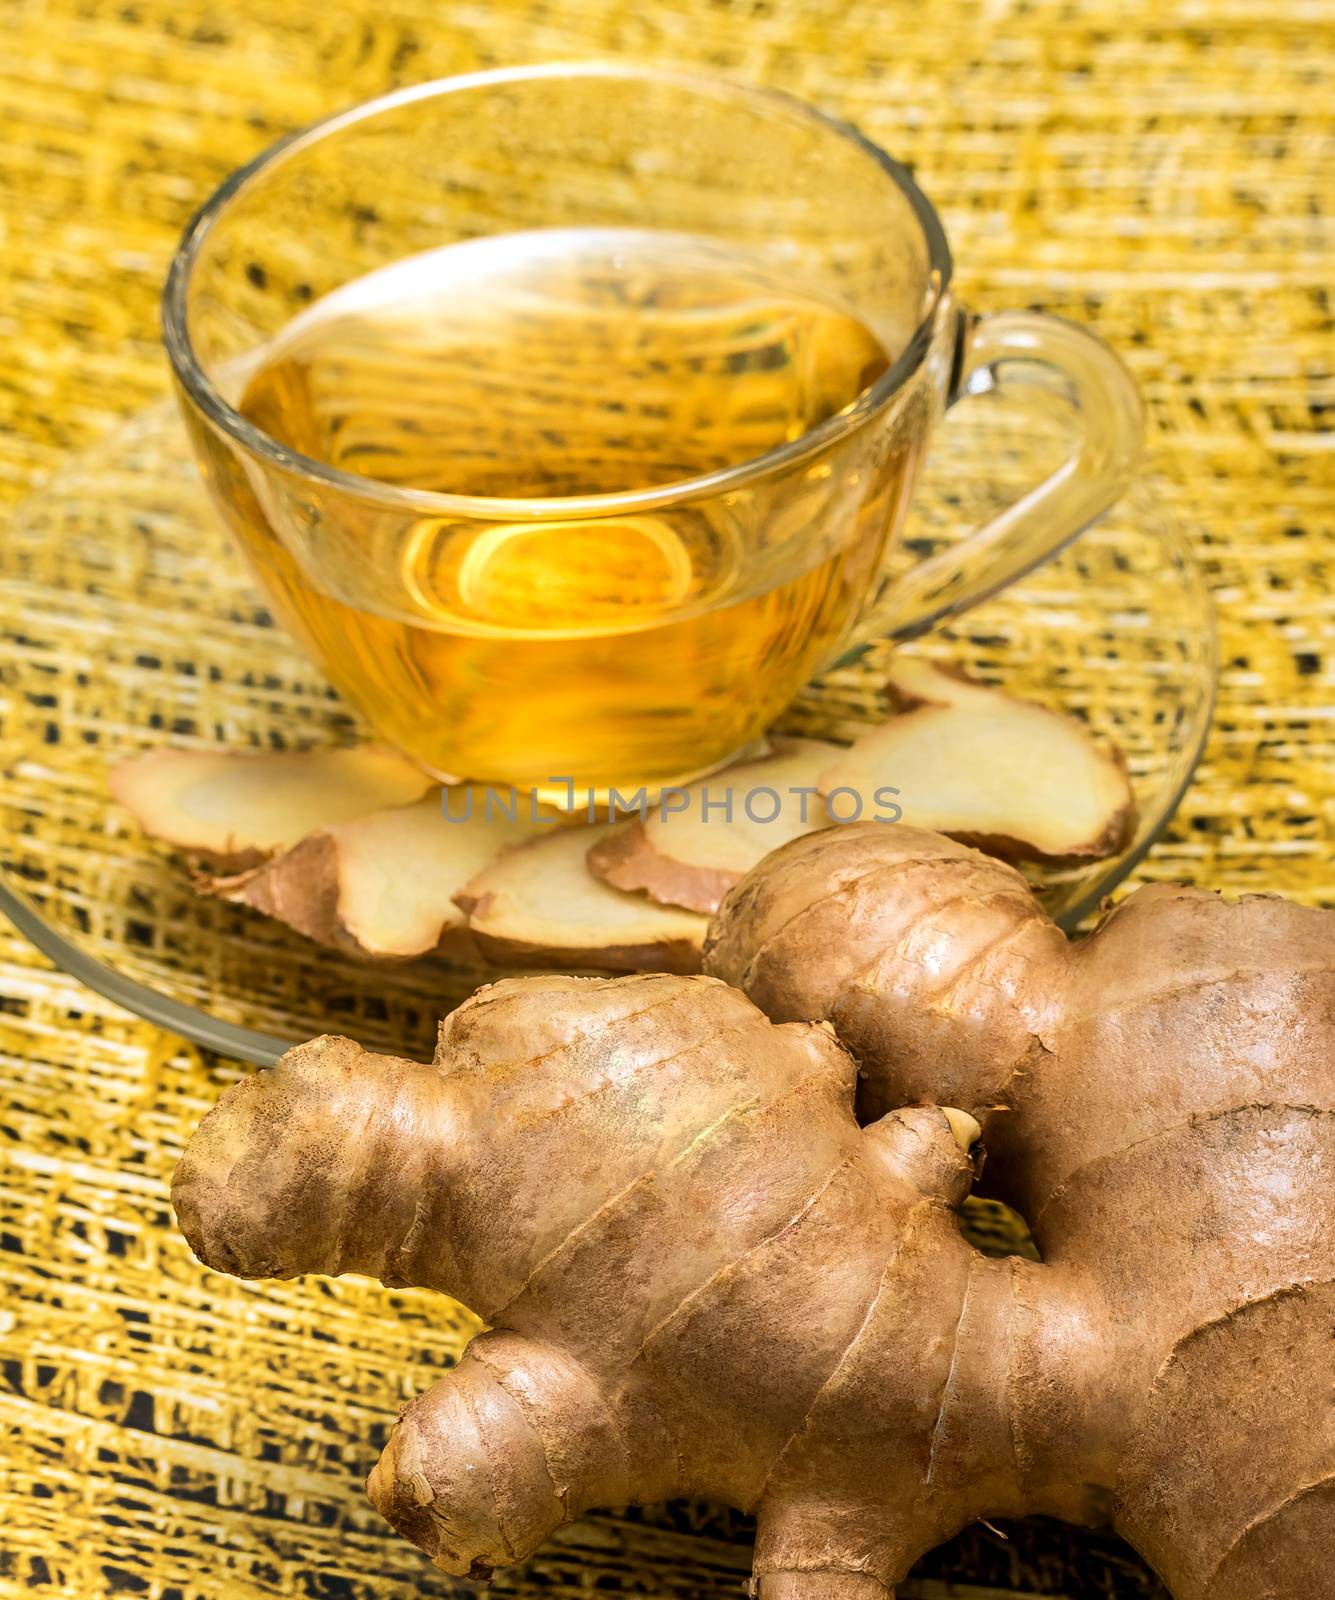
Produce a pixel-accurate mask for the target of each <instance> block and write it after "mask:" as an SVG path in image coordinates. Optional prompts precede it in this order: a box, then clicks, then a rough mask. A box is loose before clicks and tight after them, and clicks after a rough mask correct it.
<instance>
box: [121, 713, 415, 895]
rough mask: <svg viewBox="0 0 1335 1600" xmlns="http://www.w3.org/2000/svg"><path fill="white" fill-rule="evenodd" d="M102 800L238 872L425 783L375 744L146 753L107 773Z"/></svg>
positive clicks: (404, 800)
mask: <svg viewBox="0 0 1335 1600" xmlns="http://www.w3.org/2000/svg"><path fill="white" fill-rule="evenodd" d="M107 784H108V787H109V789H110V790H111V795H112V798H113V799H114V800H116V801H117V802H118V803H119V804H120V805H122V806H124V808H125V809H126V810H127V811H128V812H129V813H130V815H131V816H132V817H133V818H134V819H135V821H136V822H137V823H138V824H139V826H140V827H141V828H142V829H143V830H144V832H145V833H147V834H149V835H150V836H151V837H152V838H154V839H162V840H164V841H165V842H166V843H168V844H172V845H176V846H177V847H178V848H179V849H182V850H187V851H189V852H191V853H192V854H194V855H199V856H203V857H204V858H205V859H207V860H208V861H209V862H210V863H211V864H212V865H213V866H214V867H216V868H218V869H220V870H224V871H233V872H239V871H241V870H242V869H243V868H246V867H251V866H255V865H256V864H257V863H259V862H261V861H263V860H264V859H265V858H266V857H268V856H271V855H273V854H274V853H275V852H276V851H279V850H285V849H288V848H289V847H290V846H292V845H295V844H297V843H298V842H299V841H300V840H302V839H304V838H305V837H306V836H307V834H310V833H313V832H314V831H315V830H316V829H317V828H324V827H328V826H330V825H331V824H334V823H340V822H346V821H348V820H350V819H351V818H353V817H363V816H366V815H367V814H368V813H369V812H372V811H379V810H381V809H383V808H384V807H386V806H402V805H409V804H411V802H413V801H414V800H417V799H419V798H420V797H421V796H422V795H423V794H425V792H426V791H427V789H429V788H431V787H432V781H431V779H430V778H428V777H427V776H426V774H425V773H423V772H421V771H419V769H418V768H417V767H415V766H413V765H412V763H411V762H409V761H406V760H405V759H404V758H403V757H402V756H400V755H397V754H395V752H394V751H392V750H390V749H387V748H385V747H383V746H379V745H362V746H358V747H357V748H355V749H351V750H301V751H285V752H281V753H272V754H270V753H263V754H254V755H252V754H247V753H242V752H237V751H221V750H217V751H215V750H150V751H148V752H147V753H146V754H144V755H141V756H136V757H134V758H133V759H132V760H130V761H126V762H124V763H122V764H121V765H120V766H117V767H114V768H113V769H112V771H111V773H110V774H109V776H108V779H107Z"/></svg>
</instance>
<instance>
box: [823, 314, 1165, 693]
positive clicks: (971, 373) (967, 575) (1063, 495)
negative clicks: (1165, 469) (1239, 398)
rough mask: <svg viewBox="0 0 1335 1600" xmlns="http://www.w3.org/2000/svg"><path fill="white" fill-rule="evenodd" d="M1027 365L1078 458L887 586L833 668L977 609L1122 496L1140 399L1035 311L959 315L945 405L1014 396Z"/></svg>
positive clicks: (1072, 335) (1112, 359) (1093, 345)
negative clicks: (1045, 370) (1074, 420)
mask: <svg viewBox="0 0 1335 1600" xmlns="http://www.w3.org/2000/svg"><path fill="white" fill-rule="evenodd" d="M1036 364H1037V365H1039V366H1043V367H1049V368H1053V369H1055V370H1056V371H1057V372H1058V373H1060V374H1061V375H1062V377H1063V378H1064V379H1065V383H1066V387H1067V389H1068V392H1069V395H1070V398H1071V401H1072V404H1073V408H1074V410H1075V412H1076V414H1077V415H1078V417H1079V419H1080V421H1081V423H1082V425H1083V429H1084V437H1083V439H1082V441H1081V443H1080V446H1079V448H1078V449H1076V450H1075V451H1074V452H1073V453H1072V454H1071V455H1070V456H1069V457H1068V458H1067V459H1066V460H1065V461H1064V462H1063V463H1062V465H1061V466H1060V467H1058V468H1057V470H1056V471H1055V472H1054V473H1052V475H1051V476H1050V477H1048V478H1046V479H1045V480H1044V481H1043V482H1042V483H1040V484H1038V485H1037V486H1036V487H1034V488H1033V489H1031V490H1029V492H1028V493H1027V494H1025V495H1023V496H1022V497H1021V498H1020V499H1019V500H1017V501H1016V502H1015V503H1014V504H1013V505H1010V506H1007V508H1006V509H1005V510H1004V511H1001V512H999V513H998V514H997V515H996V516H995V517H993V518H992V519H991V520H990V521H988V522H985V523H984V524H983V525H982V526H981V527H980V528H977V529H975V530H974V532H973V533H972V534H970V535H969V537H968V538H967V539H965V540H964V541H963V542H962V543H960V544H958V545H954V546H952V547H951V548H950V549H949V550H942V551H940V552H938V553H937V554H936V555H932V556H928V557H926V558H925V559H924V560H922V561H920V562H919V563H918V564H917V566H915V567H913V568H911V569H910V570H909V571H908V572H907V573H905V574H903V575H902V576H899V577H896V579H895V580H894V582H893V583H891V584H889V585H888V586H887V589H886V591H885V593H884V594H883V595H881V596H880V597H878V598H877V599H876V600H874V601H873V602H872V604H871V606H870V607H869V609H868V611H867V612H866V613H865V614H864V616H862V617H861V618H860V619H859V621H858V624H857V628H856V630H855V638H856V639H857V640H858V641H860V642H857V643H856V644H855V647H854V648H853V649H852V650H849V651H846V653H845V654H844V655H843V657H842V658H841V659H842V661H843V662H847V661H849V660H851V659H854V658H855V657H856V656H857V655H860V654H861V653H862V651H863V650H865V649H866V648H867V646H868V645H869V644H871V643H872V642H874V641H875V640H881V639H911V638H914V637H916V636H917V635H918V634H920V633H923V632H925V631H926V630H927V629H928V628H930V627H932V626H933V624H935V623H937V622H940V621H941V620H942V619H943V618H945V617H949V616H954V615H955V614H956V613H958V612H961V611H964V610H967V609H968V607H970V606H972V605H976V604H977V603H978V602H979V601H980V600H986V599H987V598H988V596H989V595H993V594H995V593H996V592H997V591H998V590H999V589H1003V588H1005V586H1006V585H1007V584H1009V583H1013V582H1014V581H1015V579H1016V578H1019V577H1022V576H1023V575H1024V574H1025V573H1026V572H1028V571H1029V570H1030V569H1031V568H1033V567H1035V566H1037V565H1038V564H1039V563H1040V562H1041V561H1044V560H1046V559H1047V557H1049V556H1051V555H1053V554H1055V553H1056V552H1057V551H1058V550H1060V549H1061V548H1062V546H1063V545H1065V544H1067V543H1069V542H1070V540H1072V539H1074V538H1075V537H1076V535H1077V534H1079V533H1082V532H1083V531H1084V529H1086V528H1087V527H1089V526H1090V524H1091V523H1092V522H1094V521H1095V520H1096V519H1097V518H1099V517H1101V516H1102V515H1103V513H1104V512H1105V511H1107V510H1108V508H1109V507H1110V506H1112V505H1114V504H1115V503H1116V501H1117V500H1118V498H1119V497H1120V496H1121V494H1122V492H1123V491H1124V490H1125V489H1126V487H1127V485H1128V484H1129V482H1130V481H1131V478H1132V475H1133V474H1134V472H1135V469H1136V464H1137V462H1138V461H1139V458H1140V450H1141V442H1142V438H1143V434H1144V415H1143V412H1142V410H1141V404H1140V396H1139V394H1138V392H1137V390H1136V386H1135V383H1134V382H1133V381H1132V378H1131V374H1130V373H1129V372H1128V371H1127V370H1126V368H1125V367H1124V366H1123V365H1122V362H1121V360H1120V359H1119V358H1118V357H1117V356H1116V355H1115V354H1114V353H1113V351H1112V350H1111V349H1110V348H1109V347H1108V346H1107V345H1106V344H1104V342H1103V341H1102V340H1101V339H1098V338H1096V337H1095V336H1094V335H1093V334H1092V333H1088V332H1087V331H1086V330H1085V329H1084V328H1081V327H1078V326H1077V325H1076V324H1075V323H1073V322H1067V321H1066V320H1065V319H1064V318H1062V317H1054V316H1049V315H1047V314H1046V313H1044V312H1038V311H998V312H993V313H992V314H990V315H988V316H981V317H978V316H973V315H971V314H970V313H968V312H961V314H960V331H959V347H958V351H957V355H956V365H957V374H958V375H957V378H956V381H955V382H954V384H953V385H952V387H951V392H950V396H949V399H948V402H947V403H948V404H953V403H954V401H955V400H957V399H959V398H960V397H961V396H963V395H976V394H984V393H988V392H990V391H992V390H994V389H1000V388H1002V387H1004V386H1008V385H1009V386H1016V387H1018V386H1020V385H1023V384H1024V383H1025V382H1026V381H1027V380H1026V378H1025V372H1026V370H1028V371H1029V372H1030V373H1031V374H1032V373H1033V369H1034V366H1035V365H1036ZM1028 381H1032V378H1031V379H1030V380H1028ZM1047 388H1048V391H1049V393H1050V392H1051V382H1050V379H1049V381H1048V384H1047Z"/></svg>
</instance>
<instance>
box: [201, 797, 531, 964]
mask: <svg viewBox="0 0 1335 1600" xmlns="http://www.w3.org/2000/svg"><path fill="white" fill-rule="evenodd" d="M455 819H458V820H455ZM550 826H551V822H550V821H548V822H547V823H545V824H544V823H540V822H535V821H533V820H531V819H529V818H526V817H524V815H523V813H522V809H520V810H519V811H518V814H517V816H516V818H515V819H514V820H511V819H510V818H509V817H508V816H504V815H497V814H490V815H489V814H488V812H487V810H486V806H485V791H482V790H478V789H473V790H471V791H470V790H469V789H468V788H459V789H451V790H450V791H449V814H448V816H447V815H444V814H443V813H442V804H441V791H440V790H439V789H434V790H432V792H431V793H430V794H428V795H426V796H425V797H424V798H423V799H421V800H419V801H418V802H417V803H416V804H415V805H411V806H403V807H396V808H394V809H391V810H383V811H375V812H372V813H371V815H370V816H366V817H358V818H355V819H354V820H353V821H351V822H343V823H338V824H336V825H335V826H334V827H332V828H322V829H320V830H319V831H318V832H317V833H313V834H311V835H310V836H309V837H308V838H305V839H303V840H301V842H300V843H299V844H297V845H296V846H294V847H293V848H292V849H291V850H286V851H284V852H283V853H282V854H281V855H278V856H275V857H273V858H272V859H271V860H269V861H266V862H264V863H262V864H261V865H260V866H258V867H255V868H252V869H251V870H250V871H249V872H245V873H242V874H240V876H237V877H232V878H220V879H214V880H213V881H212V883H210V884H209V888H210V889H211V890H212V892H213V893H215V894H218V895H220V896H221V897H222V898H223V899H226V900H232V901H236V902H239V903H240V904H243V905H248V906H251V907H252V908H253V909H255V910H256V911H262V912H263V913H264V914H265V915H266V916H270V917H276V918H277V919H278V920H279V921H280V922H285V923H286V924H287V925H288V926H289V927H290V928H295V929H296V930H297V932H298V933H303V934H305V935H306V937H307V938H309V939H315V940H317V941H318V942H319V943H320V944H327V945H331V946H333V947H334V948H335V949H341V950H347V951H349V952H351V953H352V954H354V955H360V956H378V957H398V958H407V957H410V956H420V955H426V954H428V953H431V952H433V951H440V950H445V949H448V948H449V947H450V946H451V945H452V944H457V945H461V946H462V945H463V944H465V943H466V942H468V936H467V934H466V927H467V922H468V919H467V917H466V915H465V914H464V912H463V911H461V910H460V908H459V907H458V906H457V905H456V904H455V902H454V897H455V895H457V894H458V893H459V891H460V890H461V889H462V888H463V887H464V885H465V884H467V882H468V881H469V879H470V878H472V877H473V876H474V874H475V873H477V872H478V871H479V870H480V869H481V868H482V867H483V866H485V865H486V863H487V862H488V861H490V860H491V859H492V858H493V857H494V856H495V855H497V854H498V853H499V852H500V851H501V850H504V849H506V848H507V847H509V846H511V845H515V844H519V843H521V842H522V841H523V840H524V839H527V838H529V837H531V836H532V835H533V834H534V833H536V832H538V831H539V830H540V829H547V828H550Z"/></svg>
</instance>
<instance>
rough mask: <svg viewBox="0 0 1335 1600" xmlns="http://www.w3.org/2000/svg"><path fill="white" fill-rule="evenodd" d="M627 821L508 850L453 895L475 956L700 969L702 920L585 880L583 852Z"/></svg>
mask: <svg viewBox="0 0 1335 1600" xmlns="http://www.w3.org/2000/svg"><path fill="white" fill-rule="evenodd" d="M628 826H633V824H627V823H605V824H603V825H602V826H600V827H594V828H585V827H569V828H562V829H560V830H559V831H552V832H551V833H550V834H549V836H548V837H547V838H543V839H533V840H531V841H530V842H529V843H527V844H521V845H518V846H517V847H516V848H514V849H512V850H506V851H505V852H504V853H503V854H501V855H500V856H498V857H497V858H496V859H495V860H494V861H492V862H491V863H490V865H488V866H486V867H484V868H483V869H482V871H481V872H479V873H478V875H477V876H476V877H475V878H474V879H473V880H472V882H471V883H469V884H468V885H467V887H466V888H465V889H464V890H463V891H462V893H460V894H459V895H458V896H456V899H457V901H458V903H459V905H460V906H461V907H463V909H464V910H465V911H467V913H468V925H469V929H470V930H471V932H472V933H473V934H474V935H475V937H476V938H477V941H478V946H479V948H480V949H481V950H482V952H483V954H484V955H485V956H487V957H488V959H490V960H496V961H501V962H507V963H510V962H516V961H523V960H526V959H529V958H533V959H540V960H542V961H543V962H545V963H548V964H550V965H555V966H567V967H569V966H575V967H600V968H604V969H608V970H613V971H632V972H633V971H650V972H698V971H699V969H700V949H701V946H702V945H703V943H704V936H705V929H706V928H707V927H708V926H709V919H708V918H707V917H705V916H702V915H700V914H699V913H697V912H694V911H684V910H680V909H678V908H676V907H672V906H663V905H657V904H655V902H654V901H652V900H649V899H646V898H645V897H644V896H642V895H637V894H627V893H623V892H622V891H621V890H620V889H614V888H612V887H611V886H610V885H608V884H606V883H603V882H601V881H600V880H599V879H597V878H595V877H593V876H592V875H591V874H590V872H589V870H588V867H587V866H586V865H585V856H586V854H587V853H588V851H589V850H590V848H591V847H597V846H598V845H600V844H602V843H603V842H604V841H605V840H606V839H607V838H608V837H609V835H611V834H612V833H614V832H615V831H617V830H618V829H621V828H625V827H628Z"/></svg>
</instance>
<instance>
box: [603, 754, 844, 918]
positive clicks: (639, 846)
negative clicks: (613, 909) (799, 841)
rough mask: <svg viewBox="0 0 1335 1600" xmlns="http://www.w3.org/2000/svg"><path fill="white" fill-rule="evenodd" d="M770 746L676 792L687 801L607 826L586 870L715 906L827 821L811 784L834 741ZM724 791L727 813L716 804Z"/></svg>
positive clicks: (667, 897) (678, 900) (619, 883)
mask: <svg viewBox="0 0 1335 1600" xmlns="http://www.w3.org/2000/svg"><path fill="white" fill-rule="evenodd" d="M774 747H775V753H774V754H773V755H772V756H769V757H766V758H765V759H763V760H760V761H748V762H746V763H744V764H743V765H741V766H738V767H730V768H728V769H727V770H725V771H723V772H717V773H714V774H713V775H712V776H711V777H708V778H702V779H700V780H699V781H698V782H696V783H692V784H688V785H686V786H685V787H684V788H683V789H682V790H681V791H679V795H681V796H685V797H686V800H687V804H685V805H681V804H680V801H679V799H678V797H677V796H676V795H673V796H672V797H671V798H667V799H666V802H665V803H666V805H668V806H671V807H673V809H665V808H664V805H660V806H658V807H656V808H654V809H653V810H651V811H650V812H649V814H648V816H646V817H644V818H642V819H638V820H636V821H634V822H631V823H628V824H626V825H625V826H622V827H618V828H613V829H611V830H610V831H609V832H607V833H605V834H604V835H603V837H602V838H601V839H599V840H598V842H597V843H596V844H594V845H593V846H591V847H590V850H589V856H588V864H589V870H590V872H592V873H594V874H595V875H596V876H597V877H599V878H601V879H603V881H604V882H605V883H610V884H612V885H613V886H614V887H615V888H618V889H643V890H644V891H645V892H646V893H648V894H649V896H650V897H651V898H652V899H654V900H657V901H659V902H660V903H661V904H663V905H671V906H684V907H686V908H688V909H689V910H692V911H708V912H713V911H717V910H718V908H719V903H720V901H721V900H722V899H723V896H724V895H725V894H727V892H728V890H729V889H731V888H732V886H733V884H734V883H737V882H738V881H739V880H740V879H742V878H744V877H745V876H746V874H747V873H748V872H749V871H750V870H751V868H752V867H754V866H755V865H756V863H757V862H759V861H760V860H762V859H763V858H764V857H765V856H767V855H768V854H769V852H770V851H771V850H776V849H777V848H778V847H779V846H780V845H781V844H787V842H788V840H789V839H795V838H797V836H798V835H799V834H802V833H810V832H811V831H812V830H813V829H816V828H824V827H827V826H828V824H829V818H828V817H827V816H826V814H825V806H824V803H823V802H822V800H821V798H820V795H819V793H818V792H817V788H816V784H817V779H818V778H819V776H820V774H821V773H822V772H824V771H826V770H827V769H828V768H829V766H830V764H831V762H833V761H835V760H836V759H837V758H838V756H839V754H840V750H839V746H838V745H833V744H827V743H825V742H824V741H823V740H820V739H776V740H775V741H774ZM765 791H770V792H769V793H767V792H765ZM800 791H805V793H803V792H800ZM725 797H730V804H729V810H728V811H727V812H725V811H723V810H721V809H720V807H721V806H722V805H723V804H724V801H725ZM748 799H749V800H750V808H749V810H748ZM771 813H774V814H773V815H771Z"/></svg>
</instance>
